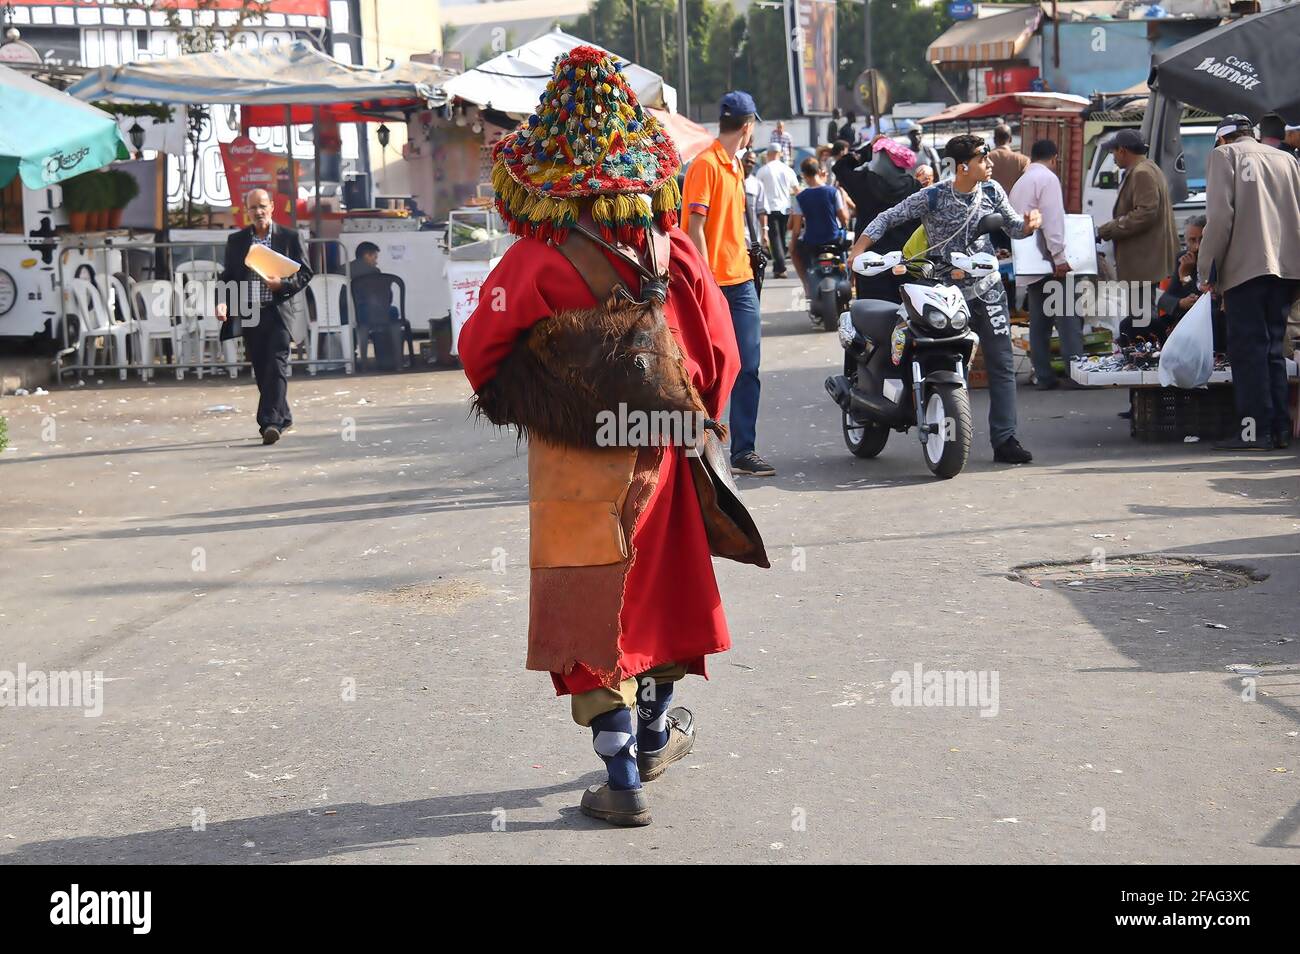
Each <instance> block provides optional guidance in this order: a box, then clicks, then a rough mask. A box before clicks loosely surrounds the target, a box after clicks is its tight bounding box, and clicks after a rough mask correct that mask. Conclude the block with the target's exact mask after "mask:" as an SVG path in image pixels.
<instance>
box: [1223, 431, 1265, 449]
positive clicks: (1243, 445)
mask: <svg viewBox="0 0 1300 954" xmlns="http://www.w3.org/2000/svg"><path fill="white" fill-rule="evenodd" d="M1214 449H1215V450H1222V451H1271V450H1273V449H1274V445H1273V436H1272V435H1271V434H1270V435H1268V436H1267V437H1261V438H1256V439H1255V440H1253V441H1246V440H1242V439H1241V438H1240V437H1234V438H1232V439H1231V440H1227V441H1219V443H1217V444H1215V445H1214Z"/></svg>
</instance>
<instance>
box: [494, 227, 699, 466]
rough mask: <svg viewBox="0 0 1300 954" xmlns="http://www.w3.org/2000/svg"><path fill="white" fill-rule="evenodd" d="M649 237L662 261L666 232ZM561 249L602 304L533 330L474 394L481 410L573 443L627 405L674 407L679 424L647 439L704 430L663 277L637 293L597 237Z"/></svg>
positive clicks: (583, 441)
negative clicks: (667, 309) (667, 313)
mask: <svg viewBox="0 0 1300 954" xmlns="http://www.w3.org/2000/svg"><path fill="white" fill-rule="evenodd" d="M652 234H653V233H652ZM652 241H655V242H656V243H657V244H656V252H657V255H658V258H659V259H660V260H661V261H662V262H663V263H664V264H665V265H666V264H667V261H668V254H669V250H668V242H667V238H666V236H664V235H662V234H659V235H658V236H657V237H656V238H652ZM558 248H559V250H560V252H561V253H563V254H564V256H565V257H566V258H568V259H569V261H570V262H572V263H573V266H574V268H575V269H576V270H577V272H578V274H579V275H581V276H582V278H583V280H584V281H585V282H586V283H587V286H588V288H589V289H590V290H591V292H592V294H593V295H594V296H595V298H596V301H597V302H599V303H600V304H598V305H597V306H596V307H594V308H584V309H577V310H573V311H565V312H561V313H560V314H557V315H552V316H551V317H549V318H543V319H542V320H541V321H539V322H538V323H537V324H536V325H534V326H533V327H532V328H531V329H529V331H528V333H527V334H525V335H523V336H521V337H520V339H519V340H518V341H517V342H515V345H514V347H513V348H512V349H511V351H510V354H509V355H507V356H506V358H505V360H504V361H502V363H501V365H500V366H499V367H498V368H497V372H496V374H495V375H494V376H493V378H492V379H491V380H490V381H489V382H488V383H487V384H485V385H484V386H483V387H482V389H480V391H479V392H478V393H477V394H476V395H475V396H474V408H475V410H476V411H477V412H478V413H479V414H481V415H483V416H484V417H486V418H487V419H488V420H489V421H491V422H492V423H493V424H497V425H510V426H513V427H515V428H517V429H518V431H519V434H520V437H527V436H530V435H531V436H536V437H539V438H541V439H542V440H546V441H551V442H552V443H557V444H567V445H570V446H577V447H597V446H600V442H599V441H598V439H597V438H598V435H599V434H600V433H601V421H602V419H603V418H606V417H608V415H609V414H611V413H612V414H614V415H620V414H621V412H624V411H627V412H639V413H640V412H648V413H649V414H652V415H653V414H655V413H656V412H663V411H668V412H675V413H674V414H673V417H676V418H677V422H676V425H675V431H674V432H673V433H668V434H658V435H647V436H648V437H649V438H650V440H649V441H648V442H649V443H655V444H660V445H662V444H668V443H678V442H680V436H681V435H682V434H683V433H685V432H686V430H687V428H688V427H689V428H690V433H694V432H695V431H696V430H698V428H699V426H700V425H701V424H702V423H703V422H704V421H705V420H706V419H707V417H708V415H707V411H706V409H705V407H704V401H703V400H702V399H701V397H700V395H699V392H698V391H697V390H696V389H695V386H694V385H693V384H692V383H691V378H690V372H689V371H688V370H687V368H686V360H685V358H684V357H683V356H682V352H681V348H679V347H678V345H677V341H676V339H675V338H674V337H673V333H672V330H671V329H670V328H669V327H668V322H667V320H666V319H665V317H664V304H663V300H662V299H663V297H664V291H663V289H664V279H662V278H661V279H660V280H659V291H658V293H657V295H656V294H646V295H645V296H644V299H645V300H638V298H637V297H635V296H633V295H632V294H631V293H629V292H628V290H627V288H626V286H625V284H624V283H623V281H622V280H621V279H620V278H619V276H618V273H617V272H615V270H614V267H613V265H612V264H610V261H609V259H607V258H606V257H605V255H604V253H602V252H601V251H600V250H599V249H598V248H597V247H596V245H595V244H593V243H592V242H591V241H589V240H587V239H584V238H582V237H581V236H578V235H575V234H574V233H570V236H569V238H568V239H567V240H566V241H565V242H564V243H562V244H561V245H559V246H558ZM660 249H661V250H660ZM646 290H647V289H645V288H643V291H646ZM665 423H666V422H665ZM670 426H672V425H670ZM710 426H712V427H714V428H718V427H720V425H716V424H712V423H710ZM674 433H675V434H676V435H677V436H678V438H679V439H678V440H677V441H674V440H672V439H671V438H672V436H673V434H674Z"/></svg>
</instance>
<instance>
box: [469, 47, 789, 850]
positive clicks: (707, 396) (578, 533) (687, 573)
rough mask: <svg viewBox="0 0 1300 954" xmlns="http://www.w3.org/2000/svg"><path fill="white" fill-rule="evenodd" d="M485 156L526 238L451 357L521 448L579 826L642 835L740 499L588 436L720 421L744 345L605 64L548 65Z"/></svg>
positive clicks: (725, 642)
mask: <svg viewBox="0 0 1300 954" xmlns="http://www.w3.org/2000/svg"><path fill="white" fill-rule="evenodd" d="M493 155H494V162H495V165H494V169H493V176H492V181H493V186H494V188H495V191H496V200H497V208H498V210H499V212H500V213H501V216H502V218H503V219H504V221H505V222H506V224H507V226H508V227H509V228H510V230H511V231H513V232H515V233H516V234H518V235H519V236H521V238H520V240H519V241H517V242H516V243H515V244H514V245H512V246H511V247H510V248H509V249H508V250H507V251H506V253H505V255H504V256H503V257H502V260H501V262H500V264H499V265H498V266H497V267H496V268H494V269H493V270H492V272H491V274H490V275H489V276H488V278H487V280H486V282H485V283H484V284H483V287H482V289H481V291H480V294H479V301H478V306H477V308H476V309H475V311H474V313H473V315H472V316H471V317H470V319H469V321H468V322H467V323H466V325H465V327H464V329H463V331H462V332H461V335H460V341H459V349H460V358H461V361H462V362H463V364H464V367H465V373H466V375H467V377H468V378H469V380H470V384H471V385H472V386H473V388H474V391H475V403H476V406H477V408H478V410H479V412H480V413H481V414H483V415H484V416H486V417H488V418H489V419H490V420H491V421H493V422H494V423H497V424H509V425H513V426H514V427H516V428H517V429H518V431H519V433H520V435H521V437H527V438H528V458H529V459H528V472H529V496H530V504H529V529H530V543H529V545H530V554H529V563H530V567H531V576H530V605H529V630H528V659H527V667H528V668H529V669H533V670H538V671H548V672H550V673H551V677H552V680H553V681H554V685H555V688H556V691H557V693H558V694H560V695H566V694H568V695H571V696H572V700H571V703H572V712H573V718H574V721H576V722H577V723H578V724H579V725H583V726H590V727H591V729H592V735H593V744H594V746H595V749H596V752H597V753H598V754H599V755H600V757H601V758H602V759H603V760H604V761H605V764H606V767H607V769H608V776H609V777H608V782H607V783H606V784H604V785H601V786H599V787H593V788H591V789H589V790H588V791H587V792H586V793H585V794H584V795H583V798H582V809H583V811H584V812H585V813H586V814H588V815H591V816H593V817H597V818H601V819H604V820H607V821H610V822H612V823H614V824H620V825H644V824H648V823H649V821H650V813H649V808H648V804H647V801H646V797H645V794H644V790H643V788H642V782H644V781H650V780H652V779H654V778H657V777H658V775H660V774H661V773H662V772H663V771H664V770H665V769H666V768H667V766H668V765H670V764H671V763H673V762H675V761H676V760H678V759H680V758H682V757H683V756H685V754H686V753H687V752H689V751H690V748H691V745H692V744H693V739H694V720H693V717H692V715H691V713H690V712H689V711H688V710H686V709H682V708H675V709H672V710H671V711H670V709H669V705H670V703H671V701H672V698H673V684H674V682H675V681H677V680H679V679H681V678H682V677H683V676H684V675H685V674H687V673H695V674H698V675H704V674H705V657H706V656H708V655H710V654H712V653H716V652H722V651H723V650H726V649H727V648H729V647H730V642H731V641H730V636H729V635H728V632H727V624H726V619H725V617H724V615H723V611H722V606H721V597H720V596H719V594H718V588H717V583H716V582H715V580H714V575H713V565H712V561H711V558H710V552H711V551H713V552H715V553H716V552H720V543H721V542H722V541H721V540H720V539H719V538H718V537H716V536H715V533H714V531H715V529H716V528H717V526H718V523H717V521H716V517H717V514H716V505H717V504H718V503H719V502H720V501H728V502H730V501H731V500H732V499H733V498H731V497H730V496H729V493H730V492H729V490H728V488H726V487H718V486H717V485H712V484H702V485H697V480H699V478H700V476H701V474H700V466H699V461H700V458H698V457H696V458H691V457H688V455H687V453H686V451H685V449H684V448H683V447H681V446H677V442H668V441H661V442H660V443H659V445H658V446H656V445H655V444H653V443H648V444H647V443H638V442H636V441H634V440H631V439H626V438H625V439H613V440H609V439H606V440H602V439H601V436H600V433H599V431H598V420H597V417H598V415H599V414H600V413H601V412H602V411H613V410H615V409H617V410H618V411H619V412H620V413H622V414H637V413H644V412H645V411H646V410H649V409H655V410H658V409H663V410H669V411H673V412H674V413H676V414H678V415H683V416H685V418H686V419H692V418H694V419H698V420H703V419H705V418H707V419H713V418H716V417H717V416H718V415H719V414H720V413H721V410H722V405H723V404H724V402H725V401H726V397H727V395H728V393H729V392H730V390H731V385H732V382H733V381H734V380H735V378H736V374H737V371H738V369H739V356H738V353H737V348H736V341H735V335H734V332H733V331H732V327H731V322H730V318H729V314H728V309H727V303H726V299H725V298H724V297H723V296H722V293H721V292H720V291H719V289H718V287H717V285H716V284H715V283H714V282H713V280H712V279H711V277H710V276H709V272H708V266H707V264H706V263H705V262H704V260H703V258H702V257H701V256H700V254H699V252H698V251H697V250H696V249H695V246H694V245H693V244H692V243H691V241H690V240H689V239H688V238H687V236H686V235H685V234H684V233H683V232H682V231H681V230H679V229H678V228H676V207H677V202H678V194H677V186H676V182H675V179H674V176H675V174H676V172H677V169H678V165H679V161H678V157H677V152H676V149H675V147H674V146H673V143H672V141H671V140H670V139H669V138H668V136H667V135H666V134H665V133H664V131H663V130H662V128H661V127H660V126H659V124H658V122H657V121H656V120H655V119H654V118H653V117H652V116H650V115H649V114H648V113H647V112H646V111H645V110H643V109H642V107H641V106H640V104H639V103H638V101H637V97H636V95H635V94H634V93H633V92H632V90H631V89H630V88H629V87H628V86H627V84H626V82H625V81H624V80H623V77H622V76H621V75H620V72H619V68H618V66H617V65H616V64H615V62H614V60H613V59H612V58H611V57H610V55H609V54H607V53H605V52H604V51H601V50H598V49H595V48H593V47H578V48H576V49H574V50H572V51H571V52H570V53H569V54H568V55H566V56H564V57H562V58H560V59H559V60H557V62H556V63H555V66H554V69H553V73H552V77H551V80H550V82H549V83H548V84H547V87H546V90H545V92H544V93H543V95H542V97H541V101H540V102H539V104H538V107H537V112H536V113H535V114H534V115H533V116H531V117H529V120H528V122H527V123H526V124H525V125H523V126H522V127H521V128H520V129H518V130H516V131H515V132H513V133H511V134H510V135H508V136H506V137H505V138H503V139H502V140H501V142H500V143H499V144H498V145H497V146H496V148H495V150H494V154H493ZM614 243H617V246H615V244H614ZM592 356H595V359H594V360H593V358H592ZM710 424H711V425H712V421H711V420H710ZM712 426H716V425H712ZM629 436H630V435H629ZM706 446H716V443H714V444H713V445H709V442H708V441H707V440H706ZM723 470H724V472H725V459H724V467H723ZM728 477H729V475H728ZM710 492H712V493H713V494H714V497H713V498H712V499H709V497H708V494H709V493H710ZM697 494H699V495H698V496H697ZM710 517H712V518H713V519H710ZM736 517H737V519H739V520H741V521H742V522H743V517H741V515H739V514H736ZM736 526H738V525H737V524H733V526H732V529H735V527H736ZM741 529H742V531H743V530H744V529H748V530H749V531H750V535H748V536H745V534H743V533H742V536H745V544H744V545H745V546H747V547H748V550H747V551H744V552H742V551H740V550H736V551H733V552H732V553H731V554H730V555H732V556H733V558H736V559H741V560H744V561H745V562H753V563H756V564H758V565H761V566H766V565H767V558H766V555H765V553H764V552H763V549H762V543H761V539H759V538H758V537H757V533H756V531H754V530H753V528H752V524H750V525H749V527H748V528H744V527H742V528H741ZM731 543H732V544H737V540H736V539H735V538H734V537H733V538H732V539H731ZM634 703H635V704H636V706H637V724H636V725H634V723H633V718H632V708H631V707H632V706H633V704H634Z"/></svg>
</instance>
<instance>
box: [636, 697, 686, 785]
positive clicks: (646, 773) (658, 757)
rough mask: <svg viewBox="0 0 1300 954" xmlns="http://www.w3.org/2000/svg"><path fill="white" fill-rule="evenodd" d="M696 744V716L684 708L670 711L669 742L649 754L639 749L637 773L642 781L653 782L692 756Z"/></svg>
mask: <svg viewBox="0 0 1300 954" xmlns="http://www.w3.org/2000/svg"><path fill="white" fill-rule="evenodd" d="M694 744H695V716H693V715H692V714H691V710H690V709H687V708H685V707H684V706H677V707H676V708H674V709H669V710H668V742H667V743H666V744H665V745H664V747H663V748H662V749H659V750H658V751H655V752H647V751H646V750H645V749H641V748H638V749H637V753H636V766H637V771H638V772H639V773H640V775H641V781H643V782H653V781H654V780H655V779H657V778H658V777H659V776H660V775H663V774H664V772H665V771H666V770H667V769H668V766H670V765H672V764H673V763H674V762H677V761H679V760H681V759H684V758H686V756H687V755H689V754H690V751H691V746H693V745H694Z"/></svg>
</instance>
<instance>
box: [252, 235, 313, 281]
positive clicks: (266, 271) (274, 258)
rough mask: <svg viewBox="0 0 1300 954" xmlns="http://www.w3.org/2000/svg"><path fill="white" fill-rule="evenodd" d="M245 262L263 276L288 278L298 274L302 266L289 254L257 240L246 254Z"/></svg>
mask: <svg viewBox="0 0 1300 954" xmlns="http://www.w3.org/2000/svg"><path fill="white" fill-rule="evenodd" d="M244 264H245V265H247V266H248V267H249V268H251V269H252V270H253V271H255V272H257V274H258V275H260V276H261V277H262V278H288V277H289V276H290V275H296V274H297V272H298V269H299V268H301V267H302V266H301V265H299V264H298V263H297V262H295V261H294V260H293V259H291V258H289V257H288V256H286V255H281V254H280V253H279V252H277V251H275V250H274V249H272V248H269V247H268V246H266V245H258V244H257V243H256V242H254V243H253V244H252V246H251V247H250V248H249V249H248V254H247V255H246V256H244Z"/></svg>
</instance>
